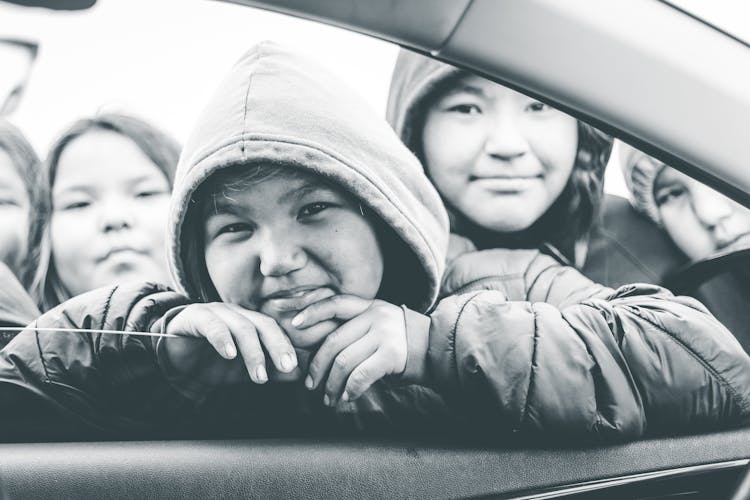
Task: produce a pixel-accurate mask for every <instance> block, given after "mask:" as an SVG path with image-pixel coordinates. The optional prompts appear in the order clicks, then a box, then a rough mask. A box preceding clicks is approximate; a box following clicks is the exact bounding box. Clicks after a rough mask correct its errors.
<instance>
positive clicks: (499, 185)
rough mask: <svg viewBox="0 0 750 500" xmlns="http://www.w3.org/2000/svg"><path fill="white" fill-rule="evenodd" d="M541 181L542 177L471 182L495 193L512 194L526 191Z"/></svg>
mask: <svg viewBox="0 0 750 500" xmlns="http://www.w3.org/2000/svg"><path fill="white" fill-rule="evenodd" d="M541 179H542V176H541V175H527V176H496V177H472V178H471V182H472V183H476V184H477V185H479V186H481V187H482V188H483V189H485V190H487V191H492V192H493V193H501V194H502V193H507V194H511V193H518V192H520V191H525V190H526V189H528V188H529V187H531V186H533V185H534V184H536V183H537V182H539V181H540V180H541Z"/></svg>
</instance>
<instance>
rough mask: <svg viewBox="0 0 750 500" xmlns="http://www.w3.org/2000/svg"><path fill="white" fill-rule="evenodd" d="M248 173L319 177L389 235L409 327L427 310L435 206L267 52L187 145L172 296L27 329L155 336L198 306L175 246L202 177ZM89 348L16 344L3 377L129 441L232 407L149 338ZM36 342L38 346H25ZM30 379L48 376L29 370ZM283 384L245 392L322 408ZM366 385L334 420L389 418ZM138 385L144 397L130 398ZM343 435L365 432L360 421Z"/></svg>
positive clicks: (348, 109) (108, 338)
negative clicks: (174, 369) (262, 168)
mask: <svg viewBox="0 0 750 500" xmlns="http://www.w3.org/2000/svg"><path fill="white" fill-rule="evenodd" d="M255 164H263V165H266V164H272V165H277V166H282V167H288V168H293V169H301V170H304V171H307V172H309V173H312V174H314V175H316V176H320V177H322V178H324V179H325V180H327V181H328V182H330V183H331V184H333V185H335V186H337V187H338V188H340V189H341V190H342V191H344V192H346V193H348V194H350V195H352V196H353V197H355V198H356V199H357V200H358V201H359V202H360V203H361V204H362V205H363V206H365V207H367V208H368V214H373V216H374V217H377V218H379V219H380V221H381V222H382V223H383V224H382V225H384V226H386V227H387V228H390V231H391V233H392V234H391V235H390V236H391V237H393V238H395V239H396V240H397V241H396V243H395V245H392V246H394V247H395V248H397V250H398V251H397V253H396V255H393V256H390V257H391V260H389V261H388V262H386V265H395V266H398V273H399V276H401V279H402V280H403V287H402V289H403V290H402V292H403V293H402V296H401V297H399V298H400V299H401V301H402V303H403V304H404V305H405V306H406V307H407V308H408V309H407V310H408V311H409V312H408V313H407V317H406V321H407V323H408V322H410V321H411V319H412V317H415V318H417V319H418V320H419V321H422V322H423V321H424V317H421V316H420V315H419V314H418V313H423V312H426V311H428V310H429V309H430V308H431V307H432V306H433V304H434V302H435V300H436V299H437V296H438V293H439V289H440V282H441V277H442V275H443V270H444V266H445V261H446V255H445V252H446V249H447V246H448V234H449V232H448V217H447V214H446V212H445V209H444V207H443V205H442V202H441V200H440V197H439V195H438V194H437V192H436V191H435V189H434V188H433V187H432V185H431V184H430V182H429V181H428V180H427V179H426V177H425V176H424V175H423V173H422V168H421V165H420V164H419V162H418V160H417V159H416V158H415V157H414V156H413V155H412V154H411V153H410V152H409V151H408V149H406V148H405V147H404V146H403V144H402V143H401V141H400V140H399V139H398V137H397V136H396V135H395V134H394V132H393V130H392V129H391V128H390V127H389V126H388V124H387V123H386V122H385V121H383V120H382V118H380V117H378V116H377V115H376V114H375V112H374V110H372V109H371V108H370V107H368V105H367V104H366V102H364V100H363V99H362V98H360V97H359V96H358V95H356V93H355V92H354V91H353V90H351V89H349V88H348V87H346V86H345V85H344V84H343V83H342V82H340V81H339V79H338V78H336V77H334V76H333V75H332V74H330V73H329V72H328V71H327V70H325V69H324V68H322V67H320V66H318V65H317V64H315V63H313V62H312V61H311V60H309V59H307V58H305V57H303V56H301V55H299V54H297V53H294V52H291V51H289V50H287V49H285V48H282V47H280V46H277V45H275V44H273V43H270V42H264V43H261V44H259V45H257V46H255V47H253V48H252V49H251V50H249V51H248V52H247V53H246V54H245V55H244V56H243V57H242V58H241V59H240V60H239V61H238V62H237V63H236V65H235V66H234V67H233V68H232V69H231V71H230V72H229V74H228V75H227V76H226V77H225V78H224V80H223V82H222V83H221V84H220V86H219V88H218V89H217V91H216V92H215V94H214V96H213V97H212V98H211V100H210V101H209V103H208V104H207V106H206V107H205V109H204V111H203V112H202V113H201V114H200V115H199V117H198V119H197V122H196V126H195V127H194V129H193V131H192V133H191V134H190V136H189V138H188V140H187V142H186V143H185V145H184V148H183V151H182V155H181V157H180V162H179V164H178V168H177V172H176V175H175V185H174V190H173V197H172V200H171V208H170V218H169V224H168V238H167V240H168V242H169V248H168V262H169V268H170V272H171V274H172V277H173V282H174V283H175V284H176V287H177V291H178V292H179V293H174V292H171V291H168V290H166V289H164V288H162V287H158V286H153V285H141V286H127V287H114V288H109V289H102V290H99V291H96V292H92V293H89V294H85V295H84V296H81V297H77V298H75V299H73V300H71V301H69V302H67V303H65V304H63V305H61V306H60V307H58V308H56V309H54V310H52V311H50V312H49V313H48V314H47V315H46V316H45V317H44V318H41V319H40V321H38V322H37V326H43V325H45V326H50V327H73V328H75V327H77V326H78V327H80V326H85V327H89V328H103V329H124V330H126V331H127V330H140V331H144V330H145V331H150V330H153V331H155V332H158V331H162V330H163V329H164V328H166V324H167V322H168V320H169V319H171V317H173V316H174V315H175V314H176V313H177V312H179V311H180V310H181V307H182V306H183V305H184V304H187V303H190V302H197V301H200V300H201V299H202V297H201V294H200V293H199V289H200V288H201V287H199V286H198V284H199V283H200V280H205V279H208V278H207V276H206V274H205V273H201V272H199V271H195V269H197V268H200V266H196V265H191V263H187V262H185V248H186V246H187V245H186V240H185V238H189V237H191V236H190V231H189V230H186V227H188V226H189V227H190V228H195V227H200V224H201V221H200V220H197V217H196V214H194V213H192V211H191V208H192V207H194V206H196V205H197V204H196V203H194V201H195V200H194V195H195V194H196V192H197V191H199V189H200V187H201V185H203V183H204V182H206V181H207V180H208V179H210V178H211V176H212V175H214V174H217V173H218V172H224V171H225V170H226V169H232V168H237V167H241V166H247V165H255ZM390 243H393V242H390ZM192 264H194V263H192ZM203 285H205V283H203ZM94 337H95V338H96V339H97V340H95V341H94V342H93V343H92V341H91V334H68V335H67V336H65V337H63V336H61V335H60V334H59V333H50V334H47V333H43V332H39V333H34V332H30V331H27V332H24V334H23V335H21V336H20V338H19V339H18V341H17V342H16V343H15V344H14V345H13V346H12V347H11V349H10V350H9V351H8V352H7V355H6V357H5V358H4V361H5V364H4V365H2V369H0V378H2V374H3V373H4V374H9V373H10V372H14V375H13V376H9V377H8V376H6V381H8V382H12V383H14V384H16V385H19V384H20V385H22V386H24V387H30V388H31V389H32V390H33V391H34V392H35V393H37V394H39V395H42V396H43V397H45V398H48V399H49V402H51V403H53V404H55V405H57V407H58V408H59V409H61V410H63V411H66V412H67V413H71V412H72V414H73V416H74V418H77V419H83V420H85V421H87V422H89V423H90V424H92V425H94V426H95V427H98V428H102V429H107V428H112V427H119V428H123V429H137V428H139V427H140V425H142V424H143V425H148V423H149V422H151V423H152V422H154V421H162V419H163V418H166V415H172V416H174V414H175V411H176V409H181V410H184V409H185V408H187V407H192V406H193V405H195V404H196V403H197V404H202V405H203V406H207V405H212V404H218V403H217V401H219V400H222V398H223V397H225V398H228V399H230V400H231V399H232V398H234V397H235V396H236V394H234V395H233V396H232V397H228V396H226V395H224V396H222V395H221V394H219V395H216V394H214V393H211V394H209V392H211V389H212V388H208V387H206V386H204V385H202V384H200V383H198V382H197V381H192V380H185V379H184V378H180V377H175V376H174V375H173V374H171V373H169V371H170V367H168V366H166V365H165V364H164V363H162V360H161V357H160V356H161V354H160V353H161V347H162V344H160V343H159V341H158V340H159V339H158V338H157V337H154V338H145V337H140V336H137V335H131V336H128V335H125V336H115V335H106V334H104V335H102V334H94ZM37 341H38V342H39V348H37V347H35V346H34V344H35V343H36V342H37ZM207 347H208V346H207ZM52 359H54V360H55V361H54V362H52V361H50V360H52ZM32 365H33V368H30V367H31V366H32ZM41 367H44V369H45V370H46V373H44V374H42V373H39V372H38V370H39V369H40V368H41ZM104 367H106V368H104ZM102 368H104V370H102ZM50 380H52V381H54V382H51V383H49V381H50ZM45 381H46V382H45ZM270 385H271V384H269V386H270ZM289 385H290V384H285V387H281V386H276V387H273V391H270V390H269V389H266V388H264V387H255V389H256V390H255V391H254V392H252V393H253V394H254V397H256V398H261V399H262V400H263V401H265V402H266V403H267V405H275V406H276V407H277V409H278V406H279V405H281V406H282V407H284V408H286V409H287V410H288V409H290V408H291V407H292V406H294V404H299V405H301V406H302V407H310V406H311V405H312V404H313V403H311V402H310V401H309V400H310V397H314V398H315V401H316V402H318V406H321V407H322V404H320V402H319V401H318V400H320V401H322V396H321V395H320V394H317V393H315V394H312V393H311V394H309V396H310V397H305V396H307V395H308V392H307V391H306V389H304V388H303V387H299V388H296V387H295V388H294V389H295V390H290V388H289ZM376 385H377V387H375V388H374V389H372V390H370V391H368V393H367V394H366V395H365V396H363V397H362V398H360V399H359V400H358V401H356V402H353V403H346V402H342V403H340V404H339V407H338V408H337V411H338V412H339V413H343V414H348V415H354V416H357V414H358V413H365V414H379V415H382V414H384V413H386V412H390V411H389V410H388V409H387V408H386V407H387V406H388V405H391V406H394V405H395V404H396V403H397V402H398V401H400V399H399V398H400V397H401V396H402V394H401V393H400V392H399V391H401V389H395V390H393V391H391V390H388V389H387V388H385V387H384V385H383V384H376ZM144 387H149V389H148V390H147V391H145V392H141V393H140V394H138V392H139V391H143V390H144ZM175 388H176V390H175ZM296 389H300V390H296ZM245 392H247V391H245ZM271 392H275V393H276V396H275V397H274V394H271ZM406 392H408V393H409V401H411V402H412V404H413V403H414V402H415V401H420V400H424V401H425V403H424V404H425V405H428V406H432V405H435V406H436V407H438V406H440V403H439V398H437V397H436V396H435V397H433V395H430V394H428V391H426V390H421V389H416V388H415V389H414V390H407V391H406ZM300 393H303V394H304V396H303V397H300ZM115 394H118V396H117V397H114V395H115ZM278 394H286V395H287V396H288V398H284V397H279V396H278ZM134 398H140V399H139V401H138V402H135V399H134ZM207 398H209V399H210V400H211V401H208V402H207V400H206V399H207ZM284 399H286V400H287V401H283V400H284ZM235 400H236V398H235ZM288 401H293V402H294V404H292V403H288ZM235 402H236V401H235ZM225 403H226V400H223V402H221V404H222V405H223V404H225ZM252 404H253V405H254V406H256V407H257V406H262V405H260V404H259V403H258V401H253V402H252ZM284 405H287V406H284ZM190 411H192V410H190ZM216 411H219V410H216ZM315 411H324V410H323V409H321V408H317V409H316V410H315ZM398 411H399V410H395V412H396V413H398ZM280 412H281V413H284V412H282V411H281V410H280ZM160 413H163V414H164V416H163V417H162V416H159V414H160ZM287 413H288V412H287ZM390 413H393V412H390ZM267 415H271V412H269V413H267ZM257 416H258V415H256V417H257ZM269 419H270V420H273V418H272V417H269ZM353 425H355V426H357V427H362V426H363V425H365V424H364V423H363V421H362V420H361V419H359V421H356V422H354V423H353Z"/></svg>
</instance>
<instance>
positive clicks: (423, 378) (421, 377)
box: [401, 306, 431, 385]
mask: <svg viewBox="0 0 750 500" xmlns="http://www.w3.org/2000/svg"><path fill="white" fill-rule="evenodd" d="M401 309H402V310H403V312H404V325H405V329H406V347H407V354H406V366H405V367H404V371H403V372H402V374H401V380H402V381H403V382H406V383H410V384H420V385H426V384H427V382H428V374H427V348H428V346H429V334H430V321H431V320H430V317H429V316H425V315H424V314H419V313H418V312H416V311H412V310H411V309H409V308H408V307H406V306H401Z"/></svg>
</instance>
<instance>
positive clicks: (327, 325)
mask: <svg viewBox="0 0 750 500" xmlns="http://www.w3.org/2000/svg"><path fill="white" fill-rule="evenodd" d="M280 325H281V327H282V328H283V330H284V331H285V332H286V334H287V335H288V336H289V338H290V339H291V341H292V343H293V345H294V347H297V348H302V349H314V348H316V347H317V346H319V345H320V344H321V342H323V341H324V340H325V339H326V337H328V335H330V334H331V333H333V332H334V331H335V330H336V329H337V328H338V327H339V326H341V323H340V322H336V321H331V320H329V321H323V322H321V323H318V324H317V325H313V326H311V327H309V328H305V329H304V330H298V329H296V328H295V327H293V326H292V324H291V321H290V319H283V320H281V322H280Z"/></svg>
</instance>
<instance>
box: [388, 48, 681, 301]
mask: <svg viewBox="0 0 750 500" xmlns="http://www.w3.org/2000/svg"><path fill="white" fill-rule="evenodd" d="M387 117H388V121H389V122H390V123H391V125H392V126H393V128H394V129H395V130H396V132H397V133H398V134H399V136H400V137H401V139H402V141H404V144H406V145H407V146H408V147H409V149H411V150H412V151H413V152H414V153H415V154H416V155H417V157H418V158H419V159H420V160H421V162H422V164H423V165H424V168H425V173H426V174H427V175H428V176H429V177H430V180H432V182H433V184H434V185H435V187H436V188H437V190H438V191H439V192H440V194H441V196H442V198H443V201H444V202H445V204H446V207H447V208H448V211H449V213H450V215H451V231H452V232H453V233H454V234H457V235H460V236H463V237H465V238H466V239H468V240H469V241H470V242H471V244H472V246H474V247H476V248H478V249H480V250H482V249H487V248H540V247H542V246H546V247H548V248H552V249H554V251H555V252H556V253H557V255H558V256H560V257H561V258H563V259H565V260H566V262H568V263H569V264H570V265H573V266H575V267H576V268H578V269H579V270H581V271H582V272H583V273H584V275H586V276H587V277H588V278H590V279H592V280H593V281H595V282H597V283H601V284H603V285H606V286H610V287H613V288H616V287H618V286H621V285H624V284H628V283H658V282H659V279H660V278H661V276H662V274H663V273H664V271H665V270H666V269H668V268H669V267H671V266H673V265H674V260H675V259H676V258H678V254H677V252H676V251H675V249H674V247H673V245H671V243H670V242H669V240H668V238H666V237H665V236H664V235H663V234H662V233H661V231H659V230H657V229H656V228H654V227H653V226H652V225H651V224H648V223H647V222H645V221H643V219H642V218H641V217H640V216H638V214H637V213H635V211H634V210H633V209H632V207H631V206H630V205H629V203H628V201H627V200H626V199H625V198H622V197H619V196H614V195H609V194H605V193H604V189H603V178H604V169H605V167H606V165H607V161H608V159H609V156H610V152H611V150H612V138H611V137H610V136H608V135H606V134H604V133H602V132H601V131H599V130H597V129H596V128H594V127H592V126H591V125H588V124H587V123H584V122H582V121H580V120H576V119H575V118H573V117H572V116H570V115H567V114H565V113H563V112H562V111H559V110H557V109H555V108H553V107H551V106H550V105H548V104H546V103H544V102H541V101H539V100H537V99H535V98H533V97H528V96H526V95H523V94H521V93H519V92H516V91H515V90H513V89H511V88H508V87H504V86H502V85H500V84H497V83H495V82H493V81H491V80H488V79H486V78H483V77H481V76H478V75H475V74H472V73H470V72H468V71H466V70H462V69H460V68H457V67H454V66H451V65H448V64H445V63H442V62H440V61H437V60H435V59H431V58H429V57H426V56H423V55H421V54H417V53H414V52H411V51H409V50H406V49H402V50H401V51H400V53H399V56H398V59H397V61H396V65H395V68H394V70H393V78H392V80H391V89H390V94H389V96H388V108H387ZM454 246H455V247H456V248H460V246H459V245H454ZM451 253H453V252H451Z"/></svg>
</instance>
